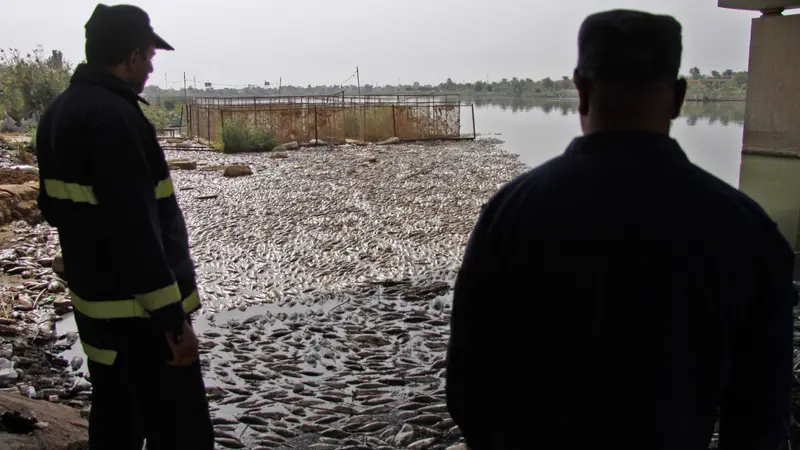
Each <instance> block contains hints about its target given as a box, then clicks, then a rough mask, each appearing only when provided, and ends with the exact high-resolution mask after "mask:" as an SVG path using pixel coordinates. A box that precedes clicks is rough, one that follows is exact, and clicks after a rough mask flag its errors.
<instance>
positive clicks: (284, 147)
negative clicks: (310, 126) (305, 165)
mask: <svg viewBox="0 0 800 450" xmlns="http://www.w3.org/2000/svg"><path fill="white" fill-rule="evenodd" d="M299 148H300V144H298V143H297V141H292V142H287V143H285V144H281V145H279V146H277V147H275V148H274V149H272V151H274V152H285V151H287V150H297V149H299Z"/></svg>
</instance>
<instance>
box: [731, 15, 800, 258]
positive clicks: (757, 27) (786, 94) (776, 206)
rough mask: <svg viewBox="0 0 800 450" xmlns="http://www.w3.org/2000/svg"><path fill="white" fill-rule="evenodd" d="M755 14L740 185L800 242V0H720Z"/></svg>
mask: <svg viewBox="0 0 800 450" xmlns="http://www.w3.org/2000/svg"><path fill="white" fill-rule="evenodd" d="M719 6H721V7H725V8H735V9H747V10H757V11H764V12H765V14H764V15H763V16H761V17H759V18H757V19H753V23H752V32H751V37H750V63H749V68H748V79H747V106H746V112H745V124H744V138H743V146H742V167H741V176H740V180H739V188H740V189H741V190H742V191H743V192H745V193H746V194H748V195H750V196H751V197H752V198H753V199H754V200H756V201H757V202H758V203H759V204H760V205H761V206H762V207H763V208H764V209H765V210H766V211H767V213H769V214H770V216H771V217H772V218H773V220H775V221H776V222H777V223H778V226H779V227H780V228H781V231H782V232H783V233H784V235H785V236H786V238H787V240H788V241H789V242H790V243H791V244H792V245H793V246H794V247H795V249H798V247H800V15H791V16H782V15H780V12H781V11H782V10H783V9H784V8H797V7H800V0H719Z"/></svg>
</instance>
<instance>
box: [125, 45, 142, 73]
mask: <svg viewBox="0 0 800 450" xmlns="http://www.w3.org/2000/svg"><path fill="white" fill-rule="evenodd" d="M141 57H142V56H141V55H140V54H139V50H134V51H132V52H130V53H128V56H127V57H126V58H125V68H126V69H128V70H133V68H134V67H136V63H138V62H139V58H141Z"/></svg>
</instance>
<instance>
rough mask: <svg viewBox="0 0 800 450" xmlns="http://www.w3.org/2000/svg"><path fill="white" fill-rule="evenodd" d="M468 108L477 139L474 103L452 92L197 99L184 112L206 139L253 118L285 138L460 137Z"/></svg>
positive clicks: (196, 134)
mask: <svg viewBox="0 0 800 450" xmlns="http://www.w3.org/2000/svg"><path fill="white" fill-rule="evenodd" d="M465 107H466V108H469V111H470V113H471V114H472V135H471V136H468V137H470V138H474V137H475V116H474V108H473V107H472V105H462V104H461V98H460V96H458V95H453V94H447V95H416V94H401V95H362V96H345V95H344V93H340V94H336V95H318V96H284V97H207V98H195V99H193V101H192V102H191V103H189V104H187V105H186V109H187V111H186V114H185V117H186V119H187V123H186V128H187V133H188V135H189V137H191V138H194V139H198V140H201V141H207V142H218V141H221V139H222V130H223V129H224V128H225V126H226V124H228V125H230V124H231V123H246V124H251V123H252V125H253V126H254V127H256V128H259V129H263V130H267V131H270V132H272V133H274V134H275V137H276V139H277V140H278V142H281V143H284V142H291V141H299V142H309V141H311V140H313V139H319V140H323V141H325V142H329V143H343V142H346V141H347V140H359V141H365V142H374V141H380V140H383V139H387V138H391V137H397V138H399V139H401V140H427V139H460V138H462V135H461V110H462V108H465Z"/></svg>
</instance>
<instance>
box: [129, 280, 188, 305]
mask: <svg viewBox="0 0 800 450" xmlns="http://www.w3.org/2000/svg"><path fill="white" fill-rule="evenodd" d="M134 297H136V300H138V301H139V303H141V304H142V306H143V307H144V309H146V310H148V311H155V310H157V309H161V308H163V307H165V306H168V305H171V304H173V303H178V302H180V301H181V290H180V289H179V288H178V283H172V284H171V285H169V286H167V287H163V288H161V289H156V290H155V291H151V292H148V293H146V294H134Z"/></svg>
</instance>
